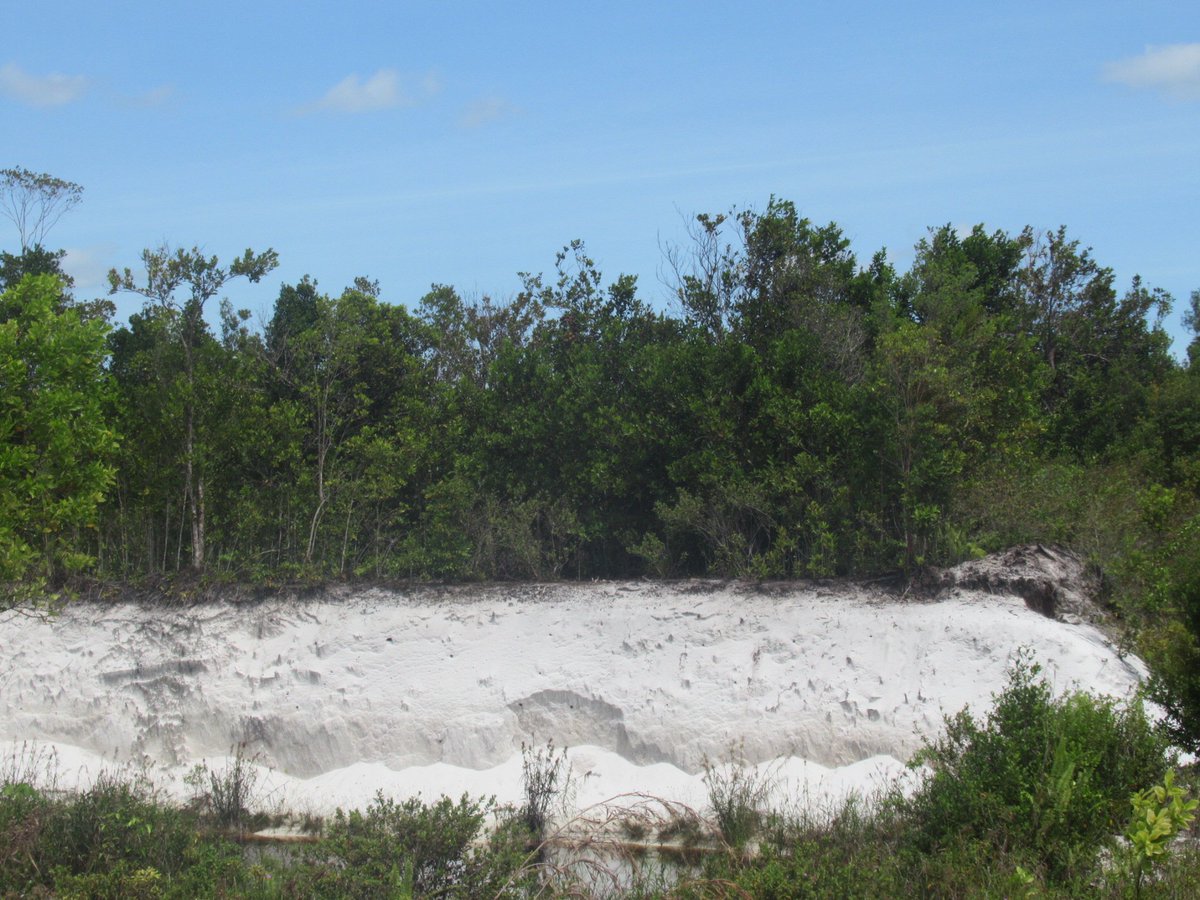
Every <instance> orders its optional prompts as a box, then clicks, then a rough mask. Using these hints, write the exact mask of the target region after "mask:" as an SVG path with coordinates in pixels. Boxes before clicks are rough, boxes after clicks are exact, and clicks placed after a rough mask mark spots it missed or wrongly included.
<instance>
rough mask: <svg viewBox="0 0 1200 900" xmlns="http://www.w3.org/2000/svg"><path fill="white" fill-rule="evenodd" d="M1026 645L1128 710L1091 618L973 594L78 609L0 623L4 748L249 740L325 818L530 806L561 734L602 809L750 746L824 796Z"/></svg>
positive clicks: (741, 589) (980, 684) (297, 800)
mask: <svg viewBox="0 0 1200 900" xmlns="http://www.w3.org/2000/svg"><path fill="white" fill-rule="evenodd" d="M1022 647H1027V648H1029V649H1031V650H1032V652H1033V653H1034V654H1035V656H1036V658H1037V660H1038V661H1039V662H1040V663H1041V664H1042V666H1043V667H1044V670H1045V672H1046V674H1047V675H1048V676H1049V678H1050V679H1051V680H1052V683H1053V684H1054V685H1055V687H1056V689H1059V690H1066V689H1069V688H1072V687H1079V688H1084V689H1087V690H1090V691H1093V692H1097V693H1104V694H1110V695H1114V696H1127V695H1129V694H1130V693H1131V692H1132V691H1133V690H1134V688H1135V687H1136V685H1137V684H1138V683H1139V681H1140V679H1141V677H1142V676H1143V674H1144V672H1143V669H1142V668H1141V666H1140V663H1138V662H1137V661H1136V660H1134V659H1131V658H1129V657H1126V658H1121V657H1120V656H1118V654H1117V653H1116V651H1115V649H1114V648H1113V647H1112V646H1111V645H1110V644H1109V642H1108V641H1107V640H1106V639H1105V637H1104V636H1103V635H1102V634H1101V633H1100V632H1099V631H1097V630H1096V629H1095V628H1093V627H1091V626H1089V625H1085V624H1079V623H1075V624H1069V623H1066V622H1061V621H1054V620H1052V619H1049V618H1046V617H1044V616H1042V615H1039V614H1037V613H1035V612H1032V611H1030V610H1029V609H1027V608H1026V606H1025V604H1024V602H1023V601H1021V600H1020V599H1018V598H1016V597H1013V596H1004V595H993V594H985V593H980V592H976V591H969V590H962V589H952V590H949V591H947V592H946V595H945V596H944V597H943V598H942V599H941V600H939V601H938V602H901V601H898V600H897V599H895V598H888V597H886V596H885V595H883V594H881V593H878V592H872V591H869V590H865V589H862V588H856V587H854V586H846V585H829V586H817V587H813V586H807V587H805V586H792V587H786V588H785V587H770V588H767V589H759V588H756V587H754V586H739V585H728V584H713V583H677V584H650V583H599V584H590V585H514V586H489V587H463V588H455V589H436V588H430V589H423V590H414V591H407V592H395V593H393V592H387V591H381V590H369V591H364V592H360V593H354V594H347V595H346V596H344V597H340V598H339V597H328V598H326V599H323V600H319V601H291V602H284V601H268V602H264V603H259V604H240V605H239V604H233V603H216V604H209V605H202V606H194V607H190V608H179V609H168V608H163V607H158V606H139V605H136V604H128V603H127V604H116V605H90V604H76V605H73V606H71V607H69V608H67V609H66V610H65V611H64V612H63V613H62V614H61V615H60V616H58V617H57V618H56V619H54V620H52V621H36V620H32V619H28V618H23V617H12V616H9V617H7V618H4V619H3V620H0V746H2V745H9V746H10V747H11V746H16V747H17V750H16V752H17V755H18V756H20V755H21V754H22V753H24V754H25V755H26V756H28V755H29V754H30V753H32V752H33V750H34V748H37V747H50V746H52V747H53V748H54V749H55V750H56V751H57V753H58V755H59V772H60V777H61V778H62V780H64V781H71V782H76V781H83V782H86V781H87V780H89V779H90V778H92V777H94V776H95V773H96V772H97V771H99V770H100V769H102V768H104V767H108V768H112V767H113V766H116V765H121V764H131V765H133V766H135V767H138V768H144V769H145V770H147V771H148V772H149V773H150V774H151V775H152V776H154V777H155V778H157V779H159V780H160V781H161V782H162V783H164V784H166V785H167V786H168V787H170V789H172V790H176V791H183V790H185V789H184V788H183V787H182V786H181V784H180V782H181V779H182V776H183V775H184V774H185V773H186V772H187V771H188V770H189V769H190V768H191V767H192V766H193V765H194V764H195V763H196V762H198V761H205V762H206V763H208V764H209V765H212V766H215V767H218V768H219V767H220V766H222V765H224V763H225V759H226V758H227V757H228V755H229V754H230V752H231V748H232V747H233V746H234V745H235V744H237V743H238V742H241V741H244V742H246V752H247V753H248V754H250V755H253V756H254V757H255V758H256V760H257V761H258V763H259V764H260V765H261V767H262V770H263V788H262V789H263V792H264V794H263V796H264V798H266V799H267V800H268V802H273V803H279V804H285V805H288V806H291V807H293V808H296V809H299V810H302V811H304V810H312V811H315V812H327V811H329V810H331V809H332V808H334V807H336V806H342V807H354V806H363V805H365V804H366V803H367V802H369V801H370V799H371V798H372V797H373V796H374V794H375V792H376V791H377V790H383V791H384V792H385V793H388V794H393V795H398V796H406V795H411V794H415V793H418V792H419V793H421V794H422V795H423V796H424V797H426V798H433V797H437V796H439V795H441V794H443V793H447V794H450V795H452V796H458V795H460V794H461V793H463V792H467V793H469V794H472V795H485V796H488V795H496V796H497V798H498V799H499V800H501V801H502V802H507V801H516V800H517V799H518V798H519V796H520V785H521V752H520V751H521V745H522V743H523V742H524V743H527V744H536V745H539V746H540V745H543V744H544V743H545V742H546V741H547V740H548V739H553V741H554V742H555V744H556V745H557V746H559V747H563V746H566V747H569V748H571V752H570V759H571V765H572V768H573V772H574V782H575V785H576V798H575V799H576V803H577V805H578V806H580V807H583V806H587V805H590V804H591V803H594V802H598V801H600V800H604V799H607V798H610V797H613V796H615V795H619V794H625V793H629V792H646V793H650V794H655V795H658V796H661V797H664V798H668V799H671V800H678V801H682V802H685V803H689V804H691V805H693V806H697V807H698V806H702V805H703V800H704V796H705V791H704V786H703V784H702V781H701V777H702V774H703V766H704V763H705V761H706V760H710V761H714V762H718V761H722V760H726V759H729V758H730V756H731V754H734V755H737V756H739V757H743V758H744V759H745V760H746V761H747V762H748V763H751V764H759V770H760V771H762V772H764V773H766V775H767V777H768V778H769V779H770V780H771V781H772V782H773V783H775V784H776V786H777V788H778V789H779V790H781V791H782V792H783V793H786V794H789V795H791V796H792V797H794V798H802V799H806V800H807V801H808V802H818V803H820V802H825V801H826V800H827V799H828V798H829V797H831V796H833V797H836V796H839V795H841V794H843V793H844V792H845V791H847V790H850V789H856V790H870V789H871V788H872V787H873V786H877V785H878V784H880V783H881V782H882V781H884V780H886V779H887V778H888V777H890V776H891V775H893V774H895V773H897V772H899V771H901V770H902V768H903V767H902V761H903V760H905V759H907V758H908V757H909V756H910V755H911V754H912V752H913V751H914V750H915V749H916V748H917V747H918V746H919V744H920V736H921V735H923V734H933V733H935V732H936V731H937V730H938V729H939V728H940V727H941V724H942V715H943V713H947V712H953V711H956V710H958V709H960V708H961V707H962V706H964V705H966V704H971V705H972V707H973V708H974V709H976V710H977V711H983V710H985V709H986V708H987V706H988V704H989V702H990V697H991V695H992V693H993V692H995V691H997V690H999V689H1000V688H1001V687H1002V686H1003V684H1004V680H1005V672H1006V670H1007V668H1008V666H1009V664H1010V661H1011V660H1012V658H1013V656H1014V654H1015V653H1016V652H1017V651H1018V649H1019V648H1022ZM10 742H17V744H16V745H12V744H11V743H10ZM20 742H33V743H32V744H27V745H26V746H25V749H24V750H21V749H20V746H19V745H20ZM12 752H13V751H12V750H10V751H9V755H10V757H11V754H12ZM3 756H4V754H2V753H0V774H2V769H3V764H4V763H3ZM10 765H11V759H10Z"/></svg>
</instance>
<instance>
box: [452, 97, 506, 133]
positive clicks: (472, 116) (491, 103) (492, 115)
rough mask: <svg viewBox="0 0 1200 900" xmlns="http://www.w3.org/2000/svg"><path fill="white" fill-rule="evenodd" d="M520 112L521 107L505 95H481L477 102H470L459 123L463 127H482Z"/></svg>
mask: <svg viewBox="0 0 1200 900" xmlns="http://www.w3.org/2000/svg"><path fill="white" fill-rule="evenodd" d="M519 112H520V109H518V108H517V107H515V106H513V105H512V104H511V103H509V102H508V101H507V100H505V99H504V98H503V97H497V96H495V95H491V96H487V97H480V98H479V99H478V100H476V101H475V102H473V103H470V104H468V106H467V108H466V109H464V110H463V114H462V116H461V117H459V120H458V124H460V125H461V126H463V128H480V127H482V126H484V125H487V124H489V123H491V122H495V121H498V120H500V119H505V118H507V117H509V116H512V115H515V114H517V113H519Z"/></svg>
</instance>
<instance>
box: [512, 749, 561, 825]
mask: <svg viewBox="0 0 1200 900" xmlns="http://www.w3.org/2000/svg"><path fill="white" fill-rule="evenodd" d="M521 782H522V785H523V787H524V793H525V802H524V804H523V805H522V806H521V809H520V813H519V815H520V819H521V820H522V821H523V822H524V823H525V827H526V828H527V829H528V830H529V834H530V836H531V837H532V838H533V840H534V841H535V842H540V841H541V840H542V838H544V837H545V835H546V827H547V825H549V822H550V809H551V806H552V805H553V804H554V802H555V800H556V799H558V798H560V797H565V796H566V795H567V794H568V792H569V790H570V785H571V767H570V764H569V763H568V761H567V750H566V748H565V747H564V748H562V749H560V750H555V748H554V741H553V740H549V741H547V742H546V746H545V748H541V747H537V748H535V747H532V746H527V745H526V744H524V743H522V744H521Z"/></svg>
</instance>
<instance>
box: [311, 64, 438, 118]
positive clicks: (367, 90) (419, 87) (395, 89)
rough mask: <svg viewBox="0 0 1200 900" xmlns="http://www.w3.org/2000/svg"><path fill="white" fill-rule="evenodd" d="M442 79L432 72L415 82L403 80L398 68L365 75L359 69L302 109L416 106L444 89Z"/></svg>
mask: <svg viewBox="0 0 1200 900" xmlns="http://www.w3.org/2000/svg"><path fill="white" fill-rule="evenodd" d="M441 88H442V86H441V82H440V81H439V79H438V77H437V75H436V74H434V73H432V72H430V73H428V74H426V75H423V76H422V77H420V78H418V79H415V80H414V81H412V83H411V84H405V83H404V82H402V80H401V77H400V73H399V72H397V71H396V70H395V69H380V70H379V71H378V72H376V73H375V74H374V75H371V76H370V77H368V78H366V79H362V78H360V77H359V76H358V74H357V73H355V74H353V75H347V76H346V77H345V78H343V79H342V80H341V81H339V82H338V83H337V84H335V85H334V86H333V87H331V88H330V89H329V90H328V91H326V92H325V94H324V96H322V97H321V98H320V99H319V100H317V101H316V102H314V103H310V104H308V105H307V106H305V107H303V108H302V109H301V110H300V111H301V112H302V113H313V112H333V113H350V114H353V113H365V112H375V111H377V110H381V109H395V108H396V107H402V106H415V105H416V104H418V103H420V102H421V101H423V100H427V99H429V98H430V97H432V96H433V95H434V94H436V93H438V92H439V91H440V90H441Z"/></svg>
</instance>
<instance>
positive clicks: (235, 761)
mask: <svg viewBox="0 0 1200 900" xmlns="http://www.w3.org/2000/svg"><path fill="white" fill-rule="evenodd" d="M245 750H246V745H245V744H244V743H240V744H238V745H237V747H236V748H234V754H233V757H232V759H230V760H229V761H227V762H226V763H225V766H224V767H223V768H222V769H220V770H219V771H218V770H216V769H210V768H208V767H207V766H204V765H200V764H198V765H197V766H196V767H195V768H194V769H192V771H191V773H190V774H189V775H188V776H187V777H186V778H185V779H184V781H185V783H186V784H187V785H188V786H189V787H191V788H192V791H193V797H192V805H193V807H194V808H195V809H198V810H203V811H204V812H206V813H207V814H208V815H209V816H210V817H211V819H212V821H213V822H214V823H215V824H216V825H217V826H219V827H221V828H232V829H238V830H241V829H243V828H244V827H245V826H246V824H247V823H248V822H249V820H250V817H251V809H250V807H251V804H252V803H254V802H255V800H256V796H255V791H256V788H257V786H258V777H259V771H258V768H257V758H256V757H249V758H247V756H246V755H245Z"/></svg>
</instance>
